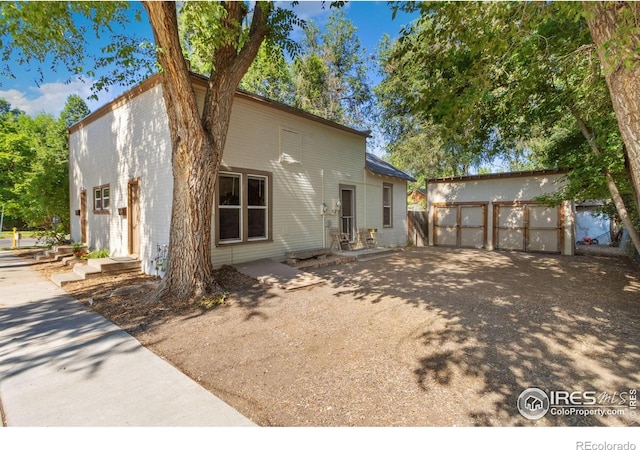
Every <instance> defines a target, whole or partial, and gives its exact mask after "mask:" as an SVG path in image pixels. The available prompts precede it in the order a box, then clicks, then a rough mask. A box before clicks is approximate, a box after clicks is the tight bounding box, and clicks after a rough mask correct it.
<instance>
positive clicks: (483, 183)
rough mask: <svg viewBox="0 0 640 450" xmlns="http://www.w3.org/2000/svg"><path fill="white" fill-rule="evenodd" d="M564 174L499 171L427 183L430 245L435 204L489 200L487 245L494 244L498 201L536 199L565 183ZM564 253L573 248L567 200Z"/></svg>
mask: <svg viewBox="0 0 640 450" xmlns="http://www.w3.org/2000/svg"><path fill="white" fill-rule="evenodd" d="M564 183H565V181H564V180H563V174H560V173H556V172H553V171H549V172H547V173H538V174H532V175H523V176H510V175H509V174H504V175H503V176H500V175H498V174H496V175H495V176H492V177H482V176H478V177H473V176H471V177H462V179H455V178H454V179H442V180H434V181H429V182H427V212H428V217H429V221H428V224H429V225H428V235H429V245H434V238H433V236H434V224H433V220H432V218H433V214H434V204H435V203H448V202H455V203H464V202H469V203H471V202H488V207H487V228H488V233H487V241H488V242H487V248H488V249H489V250H492V249H493V247H494V244H493V236H492V233H491V230H492V228H493V222H494V221H493V207H492V206H493V204H494V203H497V202H516V201H521V202H527V201H534V200H535V198H536V197H539V196H540V195H543V194H551V193H553V192H555V191H557V190H558V189H559V188H561V187H562V186H563V185H564ZM562 210H563V212H564V230H563V233H564V236H563V241H564V248H563V250H562V253H563V254H566V255H572V254H573V249H574V238H573V224H574V214H573V208H572V206H571V205H570V204H567V203H565V204H564V205H563V208H562Z"/></svg>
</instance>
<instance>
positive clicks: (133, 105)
mask: <svg viewBox="0 0 640 450" xmlns="http://www.w3.org/2000/svg"><path fill="white" fill-rule="evenodd" d="M196 95H197V97H198V104H199V106H200V107H202V98H203V96H204V90H203V89H202V88H201V87H199V86H197V85H196ZM283 130H285V131H284V132H287V131H294V132H296V133H299V135H300V137H301V139H299V140H297V141H296V142H300V143H301V145H302V149H301V151H300V152H298V153H297V154H296V155H297V156H296V157H297V158H299V159H300V161H293V162H292V160H290V159H288V160H281V134H282V133H283ZM69 143H70V198H71V210H72V211H74V210H77V209H79V208H80V206H79V202H80V191H81V189H82V188H83V187H84V188H86V190H87V204H88V206H89V207H88V214H87V218H88V221H87V243H88V244H89V245H90V247H92V248H108V249H109V250H110V252H111V255H112V256H122V255H127V254H128V224H127V217H126V216H119V215H118V208H123V207H126V206H127V186H128V183H129V182H130V181H131V180H133V179H137V180H139V186H140V227H141V240H140V258H141V260H142V261H143V271H144V272H146V273H150V274H154V273H155V264H154V263H153V258H154V257H155V256H156V247H157V245H158V244H160V245H165V244H168V241H169V225H170V216H171V198H172V187H173V181H172V176H171V148H170V136H169V131H168V123H167V118H166V113H165V107H164V100H163V96H162V88H161V86H160V85H159V84H155V85H154V86H152V87H150V88H148V89H146V90H143V91H141V92H139V93H137V94H136V95H135V96H132V97H131V98H129V99H128V100H127V101H122V102H117V103H116V104H115V105H114V106H113V107H112V108H111V109H110V110H105V111H101V112H100V115H99V117H97V118H93V119H92V120H88V121H85V122H81V123H80V124H79V125H76V126H74V127H72V129H71V133H70V137H69ZM365 148H366V137H365V136H364V135H362V134H359V133H354V132H352V131H348V130H344V129H340V128H339V127H335V126H331V125H329V124H325V123H322V122H321V121H316V120H310V119H309V118H308V117H305V116H304V115H299V114H295V113H292V112H288V111H286V110H284V109H282V108H274V107H272V106H270V105H269V104H268V103H266V102H260V101H255V100H253V99H251V98H248V97H247V96H242V95H238V96H236V99H235V101H234V105H233V110H232V115H231V122H230V127H229V131H228V134H227V141H226V146H225V152H224V156H223V161H222V164H223V165H222V168H221V170H222V171H225V170H233V169H234V168H235V169H242V170H243V171H251V170H256V171H261V172H269V173H270V174H271V182H272V195H271V202H272V204H271V214H272V230H271V240H268V241H257V242H252V243H243V244H217V246H216V242H215V233H212V244H213V246H214V250H213V254H212V260H213V264H214V267H219V266H222V265H224V264H236V263H242V262H246V261H250V260H255V259H260V258H284V254H285V252H287V251H295V250H304V249H309V248H317V247H328V246H329V245H330V237H329V230H328V229H329V228H330V227H335V226H339V219H340V217H339V214H338V213H336V212H333V211H332V210H331V206H332V204H334V203H335V201H336V200H337V199H339V197H340V191H339V187H340V185H350V186H354V187H355V191H356V196H355V206H356V224H355V225H356V227H357V228H363V227H375V228H378V229H379V231H380V233H379V236H378V238H379V243H380V245H386V246H396V245H405V244H406V238H407V231H406V230H407V229H406V198H405V197H406V182H405V181H404V180H397V179H394V178H393V177H381V176H377V175H375V174H372V173H370V172H367V171H366V170H365V169H364V167H365ZM383 182H392V183H393V184H394V188H393V195H394V199H393V205H394V208H393V216H394V217H393V228H392V229H391V228H388V229H383V227H382V184H383ZM103 184H109V185H110V188H111V208H110V211H109V214H94V213H93V211H92V204H93V192H92V188H93V187H94V186H99V185H103ZM212 201H213V199H212ZM323 204H325V205H327V207H328V211H327V212H326V213H324V214H323V213H322V205H323ZM372 205H373V206H372ZM215 214H216V213H215V211H214V216H213V226H214V227H215V226H216V223H217V220H216V219H217V217H216V215H215ZM71 236H72V239H73V240H76V241H79V240H80V236H81V231H80V217H79V216H75V215H72V220H71Z"/></svg>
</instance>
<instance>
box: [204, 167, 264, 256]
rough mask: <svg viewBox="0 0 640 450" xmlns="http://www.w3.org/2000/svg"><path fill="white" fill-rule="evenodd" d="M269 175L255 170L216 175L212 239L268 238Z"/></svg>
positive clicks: (224, 241)
mask: <svg viewBox="0 0 640 450" xmlns="http://www.w3.org/2000/svg"><path fill="white" fill-rule="evenodd" d="M270 186H271V175H270V174H267V173H262V172H259V173H255V171H244V170H238V172H237V173H228V172H221V173H220V175H219V176H218V195H217V215H218V220H217V223H218V227H217V230H216V242H217V243H219V244H239V243H245V242H253V241H264V240H269V239H270V228H271V226H270V216H271V200H270V198H271V197H270Z"/></svg>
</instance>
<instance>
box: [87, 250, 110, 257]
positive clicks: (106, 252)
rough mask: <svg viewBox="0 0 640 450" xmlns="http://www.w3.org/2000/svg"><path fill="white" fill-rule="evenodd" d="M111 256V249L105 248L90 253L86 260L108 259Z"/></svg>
mask: <svg viewBox="0 0 640 450" xmlns="http://www.w3.org/2000/svg"><path fill="white" fill-rule="evenodd" d="M109 255H110V252H109V249H107V248H103V249H97V250H92V251H90V252H89V254H88V255H87V256H86V258H87V259H99V258H108V257H109Z"/></svg>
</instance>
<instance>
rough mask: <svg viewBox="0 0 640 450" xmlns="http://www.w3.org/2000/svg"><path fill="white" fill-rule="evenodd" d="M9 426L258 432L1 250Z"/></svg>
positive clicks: (1, 330) (1, 339) (2, 395)
mask: <svg viewBox="0 0 640 450" xmlns="http://www.w3.org/2000/svg"><path fill="white" fill-rule="evenodd" d="M0 406H1V407H2V413H3V416H4V417H3V423H4V425H5V426H58V427H59V426H63V427H64V426H73V427H78V426H252V425H254V424H253V423H252V422H251V421H250V420H249V419H247V418H245V417H244V416H242V415H241V414H240V413H239V412H237V411H236V410H234V409H233V408H231V407H230V406H229V405H227V404H226V403H224V402H223V401H222V400H220V399H218V398H217V397H215V396H214V395H212V394H211V393H209V392H208V391H207V390H206V389H204V388H202V387H201V386H200V385H198V384H197V383H196V382H194V381H193V380H191V379H190V378H189V377H187V376H186V375H184V374H183V373H182V372H180V371H179V370H177V369H176V368H174V367H173V366H171V365H170V364H168V363H167V362H165V361H164V360H163V359H161V358H159V357H158V356H156V355H155V354H153V353H152V352H150V351H149V350H147V349H146V348H144V347H143V346H142V345H140V343H139V342H138V341H137V340H135V339H134V338H133V337H132V336H130V335H129V334H127V333H125V332H124V331H123V330H122V329H120V328H119V327H117V326H116V325H114V324H113V323H111V322H109V321H108V320H106V319H105V318H103V317H102V316H100V315H98V314H96V313H93V312H91V311H90V310H88V309H87V308H85V307H84V306H83V305H82V304H81V303H80V302H78V301H76V300H75V299H73V298H72V297H70V296H69V295H67V294H66V293H65V291H63V290H62V289H60V288H58V287H57V286H55V285H54V284H53V283H51V282H50V281H48V280H46V279H45V278H43V277H42V276H41V275H40V274H39V273H38V272H36V271H35V270H34V269H32V268H31V267H30V266H29V264H28V263H27V262H26V261H24V260H23V259H22V258H19V257H16V256H14V255H13V254H12V253H10V252H6V251H5V252H2V251H0Z"/></svg>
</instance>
